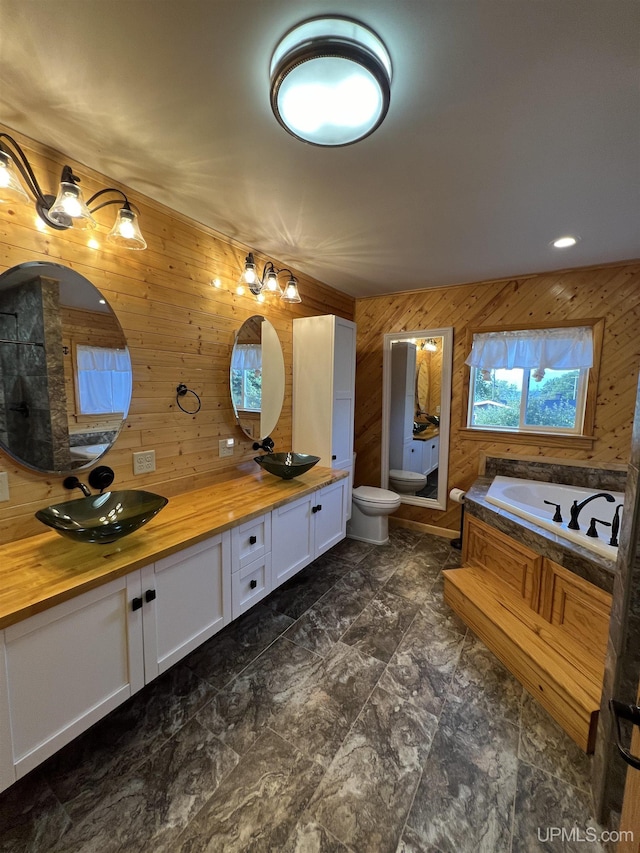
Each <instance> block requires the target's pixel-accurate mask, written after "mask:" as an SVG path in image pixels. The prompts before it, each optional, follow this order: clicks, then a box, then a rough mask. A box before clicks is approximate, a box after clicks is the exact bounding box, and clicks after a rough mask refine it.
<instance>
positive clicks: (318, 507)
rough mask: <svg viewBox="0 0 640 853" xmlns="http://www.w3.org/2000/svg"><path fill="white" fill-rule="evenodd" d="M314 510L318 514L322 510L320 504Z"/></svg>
mask: <svg viewBox="0 0 640 853" xmlns="http://www.w3.org/2000/svg"><path fill="white" fill-rule="evenodd" d="M316 509H317V511H318V512H320V510H321V509H322V504H318V506H317V507H316Z"/></svg>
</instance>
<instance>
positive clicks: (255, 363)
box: [231, 344, 262, 412]
mask: <svg viewBox="0 0 640 853" xmlns="http://www.w3.org/2000/svg"><path fill="white" fill-rule="evenodd" d="M231 398H232V400H233V405H234V406H235V408H236V411H239V410H243V411H249V412H259V411H260V408H261V403H262V349H261V347H260V344H236V346H235V348H234V351H233V360H232V363H231Z"/></svg>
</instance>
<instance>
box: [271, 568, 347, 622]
mask: <svg viewBox="0 0 640 853" xmlns="http://www.w3.org/2000/svg"><path fill="white" fill-rule="evenodd" d="M350 568H351V565H350V564H349V563H346V562H342V560H339V559H337V558H333V557H331V556H330V555H327V554H325V555H323V556H322V557H319V558H318V559H317V560H314V562H313V563H311V564H310V565H309V566H307V567H306V568H304V569H302V571H301V572H298V574H297V575H295V576H294V577H292V578H291V579H290V580H288V581H286V582H285V583H283V584H282V586H280V587H278V589H276V590H274V592H272V593H271V595H269V596H267V598H265V599H264V601H263V604H264V605H265V606H266V607H270V608H271V609H272V610H277V611H278V612H279V613H285V614H286V615H287V616H290V617H291V618H292V619H298V618H299V617H300V616H302V614H303V613H304V612H305V610H308V609H309V607H311V606H312V605H313V604H315V603H316V601H317V600H318V599H319V598H321V597H322V596H323V595H324V594H325V593H326V592H327V591H328V590H330V589H331V587H332V586H333V585H334V584H335V583H337V582H338V581H339V580H340V578H341V577H342V576H343V575H344V574H345V572H346V571H349V569H350Z"/></svg>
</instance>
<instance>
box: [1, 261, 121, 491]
mask: <svg viewBox="0 0 640 853" xmlns="http://www.w3.org/2000/svg"><path fill="white" fill-rule="evenodd" d="M12 274H15V275H16V276H17V277H19V278H22V279H23V281H19V282H17V284H16V285H15V286H20V285H21V284H24V283H27V282H29V281H32V280H33V279H34V278H37V277H39V276H42V277H44V278H50V279H54V280H58V281H61V282H62V281H65V282H66V283H67V284H68V280H67V279H68V277H69V276H70V277H71V279H72V280H73V283H74V285H75V284H76V283H77V280H78V279H81V280H82V282H84V283H86V284H88V285H89V286H90V288H91V291H92V292H95V294H96V296H97V297H99V298H100V299H101V300H104V304H105V306H106V308H107V309H108V312H107V311H105V312H104V313H105V314H106V313H109V314H110V315H111V316H112V317H113V319H114V321H115V323H116V325H117V327H118V329H119V331H120V334H121V336H122V342H123V346H124V349H125V351H126V354H127V358H128V360H129V372H130V374H131V382H132V390H131V395H130V397H129V410H130V407H131V401H132V399H133V365H132V363H131V353H130V352H129V344H128V342H127V338H126V335H125V333H124V329H123V328H122V325H121V323H120V320H119V319H118V315H117V314H116V312H115V311H114V310H113V308H112V307H111V305H110V304H109V302H108V300H107V298H106V297H105V296H104V294H103V293H102V291H101V290H100V289H99V288H98V287H97V286H96V285H95V284H94V283H93V282H92V281H90V280H89V279H88V278H87V277H86V276H84V275H82V273H79V272H78V271H77V270H76V269H74V268H73V267H68V266H65V264H60V263H57V262H56V261H25V262H23V263H20V264H16V265H15V266H12V267H7V269H5V270H3V272H2V273H1V274H0V280H3V281H4V282H5V283H6V281H7V280H8V279H9V278H10V276H11V275H12ZM70 307H79V306H77V305H76V306H74V305H71V306H70ZM81 310H88V309H86V308H82V309H81ZM72 350H73V356H72V357H75V347H72ZM74 390H75V385H74ZM125 422H126V417H125V418H123V419H122V420H121V421H120V422H119V424H118V428H117V430H116V433H115V436H114V437H113V440H112V441H111V442H110V443H109V444H108V446H107V447H106V448H105V449H104V450H103V451H102V452H101V453H99V454H96V455H95V456H93V457H91V458H87V459H86V460H78V464H74V465H72V466H71V467H69V468H66V467H64V468H56V469H52V468H41V467H38V466H36V465H34V464H33V463H32V462H29V461H28V460H26V459H23V458H22V457H21V456H18V455H17V454H16V453H15V452H13V451H12V450H11V448H10V447H8V446H7V445H6V444H4V443H2V442H0V451H2V453H4V454H6V455H7V456H8V457H9V458H10V459H12V460H13V461H14V462H16V463H18V464H19V465H21V466H22V467H24V468H26V469H28V470H29V471H33V472H34V473H37V474H44V475H45V476H49V477H50V476H65V475H67V474H75V473H76V472H78V471H84V470H86V469H88V468H91V466H92V465H95V464H96V463H97V462H98V461H100V460H102V459H103V458H104V456H105V454H107V453H108V452H109V451H110V450H111V449H112V448H113V446H114V444H115V442H116V441H117V439H118V437H119V435H120V434H121V432H122V429H123V427H124V424H125Z"/></svg>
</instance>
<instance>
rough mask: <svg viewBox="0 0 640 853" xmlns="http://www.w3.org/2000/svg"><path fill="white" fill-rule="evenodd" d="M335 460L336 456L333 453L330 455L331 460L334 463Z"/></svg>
mask: <svg viewBox="0 0 640 853" xmlns="http://www.w3.org/2000/svg"><path fill="white" fill-rule="evenodd" d="M337 458H338V457H337V456H336V454H335V453H334V454H332V456H331V459H332V460H333V461H334V462H335V461H336V459H337Z"/></svg>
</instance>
